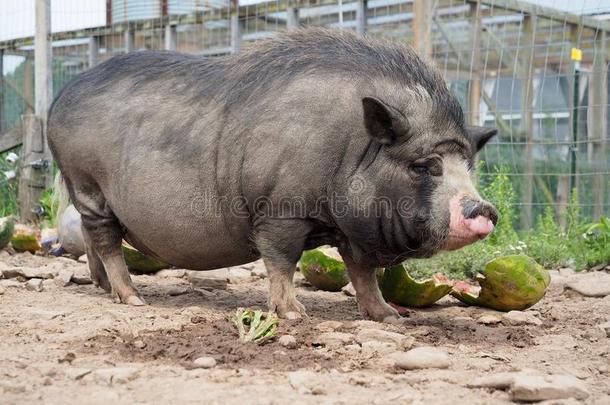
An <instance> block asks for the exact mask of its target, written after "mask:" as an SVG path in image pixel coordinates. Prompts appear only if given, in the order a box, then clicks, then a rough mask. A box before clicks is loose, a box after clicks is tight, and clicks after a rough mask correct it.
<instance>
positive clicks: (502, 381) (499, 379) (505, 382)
mask: <svg viewBox="0 0 610 405" xmlns="http://www.w3.org/2000/svg"><path fill="white" fill-rule="evenodd" d="M518 375H521V372H519V371H513V372H506V373H496V374H491V375H485V376H483V377H478V378H475V379H474V380H473V381H472V382H470V383H468V384H466V386H467V387H470V388H495V389H500V390H505V389H508V388H510V387H511V386H512V385H513V382H514V381H515V377H517V376H518Z"/></svg>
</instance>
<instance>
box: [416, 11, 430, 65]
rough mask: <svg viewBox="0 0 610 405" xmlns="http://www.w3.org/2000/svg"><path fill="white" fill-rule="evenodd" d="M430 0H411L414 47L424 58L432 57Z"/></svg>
mask: <svg viewBox="0 0 610 405" xmlns="http://www.w3.org/2000/svg"><path fill="white" fill-rule="evenodd" d="M433 3H434V2H433V1H430V0H413V42H414V44H413V45H414V48H415V50H416V51H417V53H418V54H419V56H422V57H424V58H427V59H430V58H431V57H432V6H433Z"/></svg>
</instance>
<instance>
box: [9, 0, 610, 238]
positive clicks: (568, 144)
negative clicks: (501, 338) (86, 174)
mask: <svg viewBox="0 0 610 405" xmlns="http://www.w3.org/2000/svg"><path fill="white" fill-rule="evenodd" d="M34 7H35V0H18V1H17V0H5V1H4V2H3V3H2V5H0V52H1V53H0V61H1V63H0V70H1V71H2V76H1V77H2V80H1V81H0V147H1V148H0V149H2V150H0V152H4V155H3V160H4V156H5V155H6V153H7V151H8V150H9V149H10V148H12V147H15V148H16V149H15V150H17V149H18V148H19V147H18V146H17V143H18V142H12V143H11V141H10V139H13V138H14V133H15V130H16V129H17V128H18V127H19V125H20V122H21V116H22V115H23V114H26V113H32V112H33V111H34V104H35V99H34V52H33V49H34V46H33V39H32V38H33V35H34V30H35V24H34V19H35V18H34V15H35V13H34ZM608 18H610V1H604V0H596V1H588V0H582V1H572V2H568V1H562V0H543V1H514V0H487V1H483V0H480V1H476V0H474V1H472V0H471V1H466V0H436V1H428V0H425V1H424V0H413V1H409V0H368V1H365V0H358V1H341V0H339V1H337V0H307V1H298V0H292V1H280V0H277V1H265V0H239V1H238V0H54V1H52V8H51V29H52V33H53V34H52V39H53V42H52V50H53V59H52V71H53V75H52V76H53V91H54V93H55V94H57V92H58V91H60V90H61V88H62V87H63V86H64V85H65V84H66V83H67V82H68V81H69V80H70V79H71V78H72V77H74V76H75V75H77V74H78V73H80V72H82V71H84V70H86V69H88V68H89V67H90V66H92V65H95V64H98V63H100V62H103V61H104V60H107V59H108V58H111V57H112V56H114V55H117V54H121V53H124V52H129V51H138V50H142V49H156V50H159V49H168V50H176V51H179V52H187V53H191V54H197V55H201V56H205V57H219V56H222V55H226V54H230V53H234V52H240V50H241V49H243V48H245V47H247V46H248V45H249V44H250V43H252V42H254V41H257V40H258V39H261V38H265V37H269V36H273V35H275V33H276V32H278V31H281V30H286V29H294V28H297V27H299V26H325V27H332V28H334V29H338V30H354V31H356V32H358V33H362V34H366V35H372V36H377V37H383V38H386V39H388V40H391V41H397V42H402V43H406V44H411V45H414V46H415V47H416V49H417V50H418V51H419V52H420V54H422V55H423V56H424V57H426V58H428V59H429V60H431V61H432V62H433V63H434V64H435V65H436V66H437V67H439V68H440V69H441V71H442V72H443V74H444V76H445V78H446V80H447V81H448V83H449V85H450V87H451V89H452V90H453V91H454V92H455V94H456V95H457V96H458V98H459V100H460V102H461V104H462V106H463V108H464V111H465V113H466V117H467V120H468V121H469V122H470V123H472V124H478V125H489V126H496V127H498V128H499V129H500V135H499V136H498V137H496V139H495V140H494V141H493V142H491V143H490V144H489V145H488V146H487V147H486V149H485V151H484V152H483V153H482V155H481V157H480V159H481V165H480V173H481V181H489V179H490V178H492V177H493V176H495V175H496V173H497V168H500V171H502V172H503V173H505V174H507V175H508V176H509V177H510V179H511V180H512V183H513V185H514V186H515V188H516V191H517V195H518V197H517V201H516V202H515V203H516V204H518V212H519V214H520V218H519V223H520V226H521V227H522V228H523V229H527V228H529V227H531V226H532V223H533V222H534V219H535V218H536V217H537V216H538V215H540V214H541V213H542V212H543V210H544V209H545V208H546V207H551V208H552V209H553V210H555V212H556V213H557V215H558V216H560V214H561V212H562V211H563V210H565V208H566V205H567V204H568V200H569V198H570V191H571V190H572V189H577V190H578V196H579V202H580V205H581V207H582V213H583V214H584V215H585V216H586V217H588V218H590V219H592V220H593V219H597V218H599V216H601V215H603V214H605V215H610V148H608V147H607V144H608V80H607V75H608V65H607V63H608V55H609V49H608V47H609V45H608V41H607V39H606V36H607V30H610V21H608ZM579 54H580V58H579V57H578V56H579ZM578 59H580V60H578ZM11 137H13V138H11ZM9 147H10V148H9ZM2 169H3V173H8V172H9V171H10V169H11V168H10V167H8V166H7V164H6V163H4V162H3V166H2ZM11 181H12V180H11V179H8V178H6V175H5V176H4V177H3V175H2V174H0V203H1V204H4V206H5V207H8V204H9V203H8V202H7V201H8V199H10V196H11V193H14V186H10V185H9V183H10V182H11Z"/></svg>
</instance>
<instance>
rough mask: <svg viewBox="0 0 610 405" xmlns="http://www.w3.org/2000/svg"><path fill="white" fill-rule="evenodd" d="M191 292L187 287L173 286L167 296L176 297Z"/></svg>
mask: <svg viewBox="0 0 610 405" xmlns="http://www.w3.org/2000/svg"><path fill="white" fill-rule="evenodd" d="M190 290H191V289H190V287H186V286H181V285H177V286H172V287H170V288H169V290H167V295H169V296H171V297H176V296H178V295H184V294H187V293H188V292H189V291H190Z"/></svg>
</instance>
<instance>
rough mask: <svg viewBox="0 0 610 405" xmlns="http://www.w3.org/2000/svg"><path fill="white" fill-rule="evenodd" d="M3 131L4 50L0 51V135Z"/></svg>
mask: <svg viewBox="0 0 610 405" xmlns="http://www.w3.org/2000/svg"><path fill="white" fill-rule="evenodd" d="M3 129H4V49H0V134H2V130H3Z"/></svg>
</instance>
